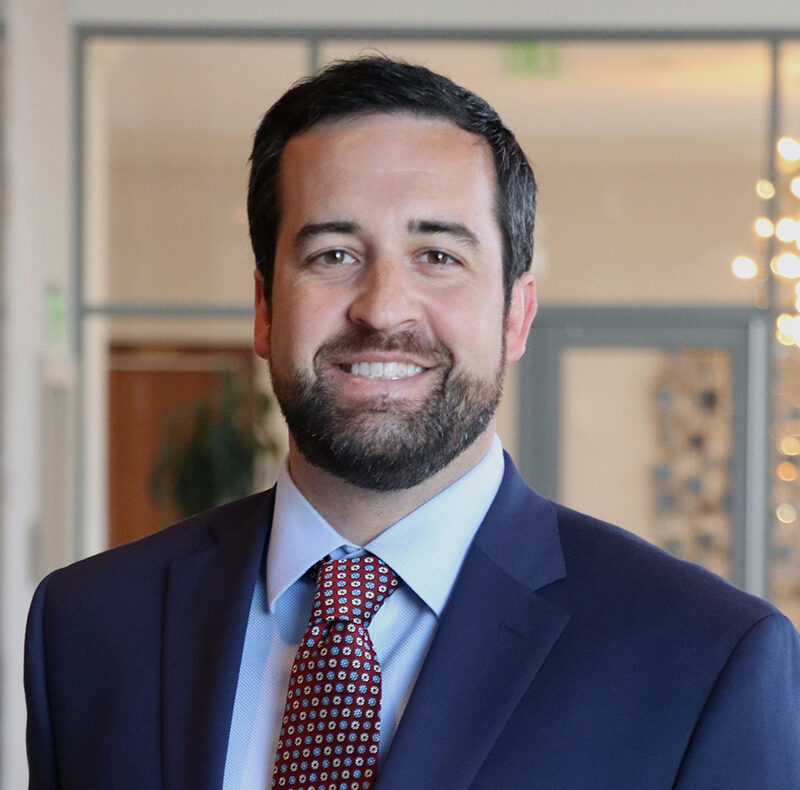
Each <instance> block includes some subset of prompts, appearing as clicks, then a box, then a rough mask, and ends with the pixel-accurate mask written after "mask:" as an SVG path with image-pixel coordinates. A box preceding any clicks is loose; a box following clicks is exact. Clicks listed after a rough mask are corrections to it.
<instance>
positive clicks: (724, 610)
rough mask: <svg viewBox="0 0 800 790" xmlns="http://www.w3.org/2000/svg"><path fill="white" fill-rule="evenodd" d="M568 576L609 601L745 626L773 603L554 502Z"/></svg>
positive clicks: (770, 609)
mask: <svg viewBox="0 0 800 790" xmlns="http://www.w3.org/2000/svg"><path fill="white" fill-rule="evenodd" d="M554 507H555V513H556V518H557V520H558V528H559V535H560V538H561V545H562V549H563V552H564V562H565V566H566V571H567V577H568V578H571V579H572V580H573V581H575V582H576V583H577V584H578V585H579V586H580V587H581V588H582V589H581V592H582V593H584V594H588V595H592V596H595V597H596V600H598V602H599V601H604V602H605V603H606V604H608V605H611V604H613V605H622V604H623V603H625V604H626V605H627V607H628V608H629V610H630V611H632V612H635V611H636V610H637V609H638V608H640V607H646V608H647V609H648V610H649V611H651V612H654V613H656V612H657V613H659V614H660V615H661V616H662V617H672V618H673V619H675V620H676V621H681V620H682V619H684V618H686V619H689V620H692V619H695V620H705V621H708V622H709V623H710V622H712V621H716V622H717V623H718V624H719V625H720V626H723V627H726V626H727V627H732V626H734V625H737V626H738V628H739V629H743V630H746V629H748V628H749V627H751V626H752V625H754V624H755V623H756V622H758V621H759V620H761V619H762V618H764V617H768V616H770V615H775V614H777V615H779V616H780V617H781V618H782V617H783V616H782V615H780V612H778V610H777V609H775V607H773V606H772V605H771V604H769V603H768V602H766V601H764V600H762V599H760V598H757V597H756V596H754V595H750V594H748V593H745V592H743V591H742V590H739V589H738V588H736V587H734V586H733V585H732V584H730V583H729V582H728V581H726V580H724V579H722V578H721V577H719V576H717V575H716V574H714V573H712V572H711V571H709V570H707V569H705V568H703V567H701V566H699V565H696V564H694V563H691V562H687V561H686V560H681V559H679V558H677V557H675V556H673V555H672V554H669V553H668V552H666V551H664V550H663V549H660V548H658V547H657V546H654V545H653V544H651V543H648V542H647V541H646V540H644V539H643V538H640V537H638V536H637V535H634V534H633V533H631V532H628V531H627V530H625V529H622V528H621V527H618V526H615V525H613V524H609V523H607V522H604V521H601V520H599V519H596V518H593V517H591V516H587V515H585V514H583V513H579V512H577V511H574V510H571V509H570V508H567V507H564V506H563V505H558V504H554Z"/></svg>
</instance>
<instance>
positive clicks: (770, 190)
mask: <svg viewBox="0 0 800 790" xmlns="http://www.w3.org/2000/svg"><path fill="white" fill-rule="evenodd" d="M756 194H757V195H758V196H759V197H760V198H764V200H769V199H770V198H772V197H775V187H774V186H772V183H771V182H769V181H767V179H766V178H762V179H760V180H759V181H758V182H757V183H756Z"/></svg>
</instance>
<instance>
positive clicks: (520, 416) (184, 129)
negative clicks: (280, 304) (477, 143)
mask: <svg viewBox="0 0 800 790" xmlns="http://www.w3.org/2000/svg"><path fill="white" fill-rule="evenodd" d="M297 6H298V7H293V8H289V7H288V6H284V5H280V6H279V5H278V4H277V3H269V2H267V3H265V2H255V0H228V2H226V3H225V4H223V3H221V2H213V0H204V2H197V1H196V0H192V1H190V0H169V1H167V0H162V2H159V3H143V2H141V1H140V2H137V3H134V2H133V0H113V1H112V2H108V0H103V1H102V2H101V0H70V1H69V2H67V1H63V2H61V1H59V0H5V7H4V8H3V10H2V14H1V15H0V70H1V71H2V75H3V79H2V82H0V86H2V94H3V95H2V115H1V116H0V140H1V141H2V146H3V152H4V156H3V160H2V163H1V164H0V173H1V174H2V180H1V181H0V202H1V203H2V207H3V212H2V215H0V238H2V247H0V335H1V336H2V342H3V345H2V356H0V379H1V380H2V392H1V394H0V412H1V416H2V423H1V425H2V427H1V428H0V439H1V440H2V445H3V460H2V477H0V499H1V501H2V510H1V511H0V556H1V557H2V561H1V563H0V604H1V608H0V629H1V631H2V656H1V661H0V667H1V668H2V677H1V678H0V680H1V681H2V704H1V706H0V723H1V724H2V736H1V737H2V739H1V740H0V747H2V748H0V787H2V788H9V790H10V789H11V788H19V787H22V786H24V784H25V781H26V780H25V776H26V771H25V767H24V743H23V740H24V704H23V700H22V692H21V665H22V658H21V644H22V633H23V629H24V619H25V613H26V610H27V605H28V602H29V600H30V596H31V594H32V592H33V588H34V586H35V584H36V583H37V582H38V581H39V579H41V578H42V576H43V575H44V574H46V573H47V572H48V571H49V570H51V569H53V568H55V567H58V566H60V565H63V564H66V563H68V562H71V561H73V560H75V559H79V558H81V557H83V556H87V555H88V554H92V553H95V552H97V551H101V550H103V549H104V548H107V547H109V546H113V545H116V544H118V543H121V542H124V541H128V540H133V539H135V538H137V537H141V536H143V535H146V534H148V533H150V532H152V531H155V530H157V529H160V528H161V527H163V526H165V525H167V524H168V523H171V522H172V521H174V520H176V519H177V518H179V517H181V516H182V515H183V514H188V513H192V512H197V511H199V510H202V509H205V508H207V507H211V506H213V505H214V504H217V503H220V502H223V501H226V500H227V499H232V498H234V497H236V496H239V495H242V494H244V493H247V492H249V491H251V490H255V489H258V488H262V487H264V486H266V485H268V484H269V483H270V481H271V479H272V478H273V476H274V474H275V469H276V465H277V463H278V462H279V460H280V458H281V456H282V453H283V449H284V447H285V435H284V429H283V427H282V423H281V419H280V415H279V414H278V412H277V409H276V408H275V407H274V404H273V403H272V399H271V396H270V393H269V385H268V378H267V375H266V370H265V368H264V365H263V363H262V362H261V361H260V360H257V359H256V358H255V357H254V355H253V353H252V349H251V309H252V308H251V303H252V297H253V282H252V269H253V261H252V255H251V251H250V248H249V241H248V235H247V223H246V211H245V191H246V181H247V158H248V156H249V149H250V142H251V139H252V134H253V132H254V130H255V127H256V126H257V124H258V122H259V119H260V117H261V115H262V114H263V113H264V111H265V110H266V108H267V107H268V106H269V105H270V104H271V103H272V102H273V101H274V100H275V99H276V98H277V97H278V96H279V95H280V94H281V93H282V92H283V91H284V90H285V89H286V88H287V87H288V86H289V85H290V84H291V83H292V82H293V81H295V80H296V79H298V78H300V77H302V76H303V75H306V74H309V73H311V72H313V71H315V70H316V69H318V68H320V67H321V66H323V65H324V64H326V63H328V62H329V61H331V60H334V59H337V58H341V57H349V56H353V55H358V54H359V53H363V52H370V51H375V50H379V51H380V52H383V53H386V54H389V55H394V56H398V57H401V58H404V59H406V60H409V61H411V62H415V63H422V64H424V65H427V66H429V67H431V68H433V69H435V70H437V71H440V72H443V73H445V74H447V75H448V76H450V77H452V78H453V79H455V80H456V81H457V82H460V83H462V84H464V85H466V86H467V87H469V88H471V89H472V90H474V91H476V92H477V93H479V94H480V95H482V96H484V97H485V98H486V99H488V100H489V101H490V102H491V103H492V104H493V105H494V106H495V108H496V109H497V110H498V111H499V113H500V115H501V116H502V117H503V119H504V120H505V122H506V123H507V125H508V126H510V127H511V128H512V129H513V130H514V132H515V133H516V135H517V136H518V138H519V140H520V142H521V144H522V146H523V148H524V149H525V150H526V151H527V153H528V155H529V157H530V159H531V161H532V164H533V167H534V172H535V173H536V177H537V180H538V182H539V185H540V203H539V214H538V219H537V234H536V253H535V260H534V267H533V268H534V273H535V275H536V277H537V280H538V284H539V295H540V302H541V309H540V314H539V316H538V317H537V319H536V322H535V323H534V329H533V334H532V338H531V342H530V343H529V350H528V353H527V355H526V357H525V358H524V359H523V360H522V361H521V362H520V363H517V365H516V366H515V367H514V369H513V370H511V371H510V373H509V377H508V380H507V385H506V397H505V400H504V403H503V405H502V408H501V414H500V431H501V436H502V438H503V442H504V444H505V445H506V447H507V449H509V450H510V451H511V453H512V455H514V456H515V458H516V459H518V462H519V465H520V468H521V470H522V472H523V473H524V475H525V476H526V477H527V478H528V480H529V481H530V482H531V484H532V485H534V487H536V488H537V489H538V490H540V491H541V492H542V493H544V494H546V495H548V496H552V497H555V498H558V499H560V500H561V501H563V502H564V503H566V504H568V505H570V506H572V507H575V508H578V509H581V510H586V511H589V512H591V513H593V514H595V515H599V516H600V517H602V518H605V519H608V520H610V521H614V522H616V523H619V524H621V525H622V526H624V527H626V528H627V529H630V530H631V531H633V532H636V533H638V534H641V535H643V536H644V537H646V538H647V539H649V540H651V541H653V542H655V543H657V544H659V545H661V546H663V547H664V548H665V549H666V550H668V551H671V552H673V553H675V554H678V555H679V556H682V557H686V558H688V559H691V560H693V561H695V562H698V563H701V564H703V565H705V566H706V567H709V568H710V569H712V570H713V571H715V572H716V573H719V574H721V575H722V576H725V577H726V578H728V579H729V580H730V581H731V582H732V583H734V584H736V585H737V586H740V587H742V588H744V589H747V590H749V591H752V592H754V593H756V594H758V595H761V596H764V597H767V598H769V599H770V600H772V601H774V602H775V603H776V604H777V605H778V606H779V607H781V608H782V609H783V610H784V611H785V612H786V613H787V614H788V615H789V616H790V617H792V618H793V619H794V621H795V623H796V624H800V524H798V517H799V516H798V509H800V480H798V475H799V471H800V347H798V346H800V317H798V311H799V310H800V285H799V284H800V241H798V237H800V17H798V14H797V8H796V2H795V0H773V2H766V3H764V2H762V3H760V4H753V3H750V2H745V0H727V1H726V0H710V2H707V3H705V4H702V5H701V4H698V3H690V2H688V0H687V1H685V2H684V1H680V2H674V3H671V4H670V5H669V7H667V5H666V4H664V3H657V2H655V1H654V0H648V2H642V0H639V2H635V3H634V2H629V1H628V0H611V1H610V2H607V3H605V4H603V8H602V10H600V9H596V8H590V7H589V4H586V3H582V2H578V0H575V1H574V2H564V0H561V1H560V2H556V0H546V1H545V0H543V2H539V3H535V4H532V3H522V2H515V1H514V0H505V1H498V2H494V3H492V4H491V7H489V6H486V7H481V8H470V7H467V6H462V5H461V4H454V3H447V2H443V1H442V2H429V3H427V4H426V5H425V7H424V8H423V7H422V6H420V7H419V8H414V7H412V8H408V7H404V8H400V7H399V6H394V5H391V4H389V3H384V4H380V3H379V4H371V5H370V7H369V9H368V11H365V9H364V8H363V7H362V4H360V3H356V2H340V3H337V4H335V7H334V4H330V3H323V2H309V3H304V4H297ZM0 7H1V6H0Z"/></svg>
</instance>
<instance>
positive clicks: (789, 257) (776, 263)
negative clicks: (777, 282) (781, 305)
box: [771, 252, 800, 280]
mask: <svg viewBox="0 0 800 790" xmlns="http://www.w3.org/2000/svg"><path fill="white" fill-rule="evenodd" d="M771 268H772V271H773V272H775V274H778V275H780V276H781V277H786V279H787V280H796V279H797V278H798V277H800V257H798V256H797V255H795V254H794V253H793V252H783V253H781V254H780V255H778V256H777V257H776V258H773V259H772V265H771Z"/></svg>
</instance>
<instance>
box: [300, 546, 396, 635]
mask: <svg viewBox="0 0 800 790" xmlns="http://www.w3.org/2000/svg"><path fill="white" fill-rule="evenodd" d="M399 583H400V581H399V579H398V578H397V575H396V574H395V573H394V571H392V569H391V568H390V567H389V566H388V565H386V564H385V563H384V562H381V560H379V559H378V558H377V557H376V556H375V555H374V554H363V555H361V556H358V557H342V558H340V559H338V560H333V559H331V558H330V556H328V557H325V559H323V560H322V562H321V563H320V565H319V569H318V571H317V590H316V593H315V595H314V606H313V611H312V613H311V617H312V620H313V621H314V622H316V623H318V624H320V623H326V624H330V623H332V622H335V621H337V620H344V621H350V622H353V623H355V624H357V625H363V626H364V627H366V626H367V625H368V624H369V621H370V620H371V619H372V617H373V615H374V614H375V613H376V612H377V611H378V609H379V608H380V607H381V605H382V604H383V603H384V602H385V601H386V599H387V598H388V597H389V596H390V595H391V594H392V593H393V592H394V591H395V590H396V589H397V586H398V585H399Z"/></svg>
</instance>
